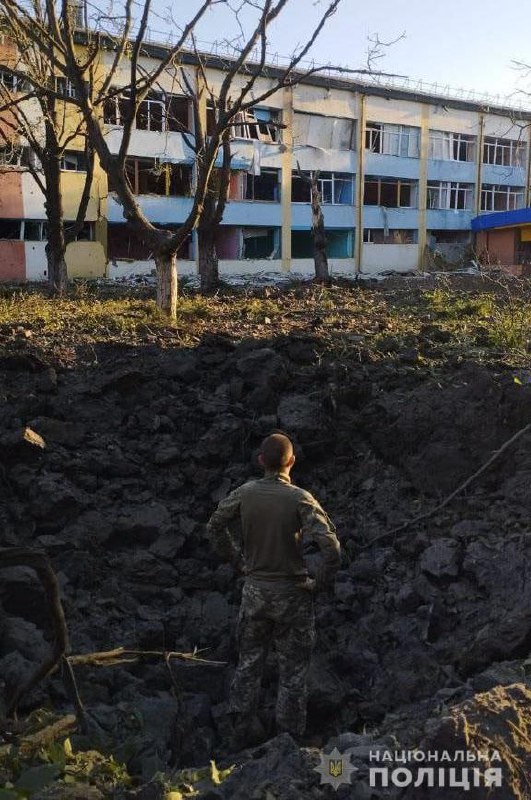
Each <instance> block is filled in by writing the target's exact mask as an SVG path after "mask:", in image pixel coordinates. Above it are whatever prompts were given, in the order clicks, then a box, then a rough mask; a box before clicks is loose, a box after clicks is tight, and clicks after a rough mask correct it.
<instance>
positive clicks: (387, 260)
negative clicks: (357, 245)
mask: <svg viewBox="0 0 531 800" xmlns="http://www.w3.org/2000/svg"><path fill="white" fill-rule="evenodd" d="M417 261H418V245H416V244H365V245H364V247H363V260H362V264H361V272H362V273H369V274H375V273H378V272H382V271H385V270H389V269H392V270H396V271H397V272H409V271H410V270H412V269H416V267H417Z"/></svg>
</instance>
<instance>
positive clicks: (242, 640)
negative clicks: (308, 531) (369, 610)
mask: <svg viewBox="0 0 531 800" xmlns="http://www.w3.org/2000/svg"><path fill="white" fill-rule="evenodd" d="M314 642H315V618H314V610H313V596H312V592H311V591H308V589H303V588H300V587H299V586H294V587H293V589H291V590H289V589H286V590H283V591H282V592H279V591H278V590H275V589H274V588H268V587H264V586H260V585H258V584H256V583H253V582H252V581H247V582H246V583H245V586H244V587H243V593H242V603H241V606H240V613H239V617H238V643H239V648H240V659H239V662H238V667H237V669H236V672H235V674H234V678H233V680H232V684H231V691H230V701H229V707H230V710H231V711H233V712H239V713H240V714H241V715H242V716H244V717H245V716H247V715H251V714H252V713H254V712H255V710H256V709H257V708H258V701H259V697H260V681H261V678H262V670H263V666H264V661H265V658H266V655H267V650H268V647H269V646H274V648H275V650H276V654H277V659H278V670H279V681H278V695H277V705H276V720H277V726H278V728H279V730H283V731H288V732H289V733H293V734H295V735H300V734H302V733H304V729H305V727H306V702H307V697H308V688H307V674H308V668H309V666H310V656H311V653H312V649H313V645H314Z"/></svg>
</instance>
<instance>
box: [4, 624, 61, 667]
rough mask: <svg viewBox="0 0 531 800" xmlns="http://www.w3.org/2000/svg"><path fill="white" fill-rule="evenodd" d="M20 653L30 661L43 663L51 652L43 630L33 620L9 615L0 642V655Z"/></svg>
mask: <svg viewBox="0 0 531 800" xmlns="http://www.w3.org/2000/svg"><path fill="white" fill-rule="evenodd" d="M13 652H17V653H20V654H21V655H22V656H24V658H27V659H28V660H29V661H34V662H36V663H41V662H42V661H44V660H45V659H46V658H47V657H48V656H49V654H50V646H49V645H48V644H47V643H46V642H45V640H44V636H43V633H42V631H41V630H40V629H39V628H37V626H36V625H34V624H33V623H32V622H28V620H26V619H22V618H21V617H8V618H7V619H6V623H5V628H4V631H3V635H2V639H1V642H0V655H2V656H5V655H9V653H13Z"/></svg>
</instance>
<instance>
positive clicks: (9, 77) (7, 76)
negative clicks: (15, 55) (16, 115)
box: [0, 69, 17, 92]
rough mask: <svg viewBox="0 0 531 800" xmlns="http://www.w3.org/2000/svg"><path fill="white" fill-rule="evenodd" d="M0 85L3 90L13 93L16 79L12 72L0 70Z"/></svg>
mask: <svg viewBox="0 0 531 800" xmlns="http://www.w3.org/2000/svg"><path fill="white" fill-rule="evenodd" d="M0 83H1V84H2V86H3V87H4V88H5V89H9V90H10V91H12V92H13V91H15V89H16V85H17V79H16V77H15V76H14V75H13V73H12V72H9V70H6V69H2V70H0Z"/></svg>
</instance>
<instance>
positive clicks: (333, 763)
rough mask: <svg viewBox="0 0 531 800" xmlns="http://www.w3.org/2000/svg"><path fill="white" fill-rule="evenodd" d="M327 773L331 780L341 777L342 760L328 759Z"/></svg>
mask: <svg viewBox="0 0 531 800" xmlns="http://www.w3.org/2000/svg"><path fill="white" fill-rule="evenodd" d="M328 771H329V772H330V775H331V776H332V777H333V778H339V776H340V775H343V759H341V758H330V759H328Z"/></svg>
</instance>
